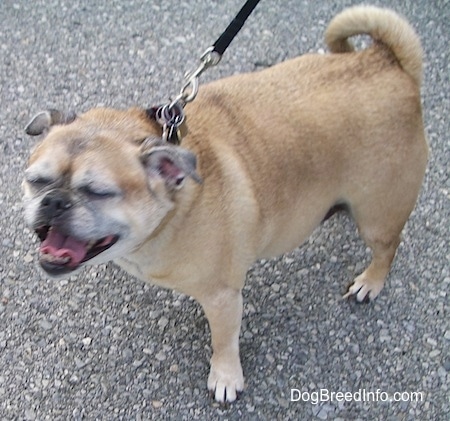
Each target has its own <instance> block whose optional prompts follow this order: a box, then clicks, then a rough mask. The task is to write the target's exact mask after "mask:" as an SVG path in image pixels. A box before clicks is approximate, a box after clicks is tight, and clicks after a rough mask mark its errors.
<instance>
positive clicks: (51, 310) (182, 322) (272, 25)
mask: <svg viewBox="0 0 450 421" xmlns="http://www.w3.org/2000/svg"><path fill="white" fill-rule="evenodd" d="M242 3H243V0H227V1H215V0H205V1H201V2H200V1H179V0H166V1H164V2H157V1H144V0H133V1H117V0H112V1H107V0H94V1H88V0H71V1H65V0H58V1H57V0H36V1H33V2H31V1H26V0H2V1H1V2H0V21H1V25H0V100H1V101H0V103H1V106H0V173H1V175H0V214H1V231H0V232H1V239H0V242H1V254H0V419H1V420H150V419H155V420H162V419H168V420H172V419H173V420H237V419H243V420H294V419H295V420H313V419H319V420H335V421H338V420H341V421H342V420H369V419H370V420H388V421H400V420H411V421H412V420H448V419H449V411H450V409H449V408H450V407H449V378H450V373H449V370H450V356H449V342H450V327H449V323H448V311H449V306H448V304H449V293H450V289H449V283H450V273H449V258H450V250H449V222H450V218H449V214H450V206H449V198H450V185H449V171H448V168H449V165H448V163H449V162H450V152H449V150H450V149H449V143H450V139H449V133H450V120H449V115H450V100H449V92H450V65H449V55H450V48H449V41H450V39H449V34H450V2H449V1H448V0H434V1H425V0H421V1H414V2H413V1H408V0H404V1H401V0H390V1H374V4H377V5H387V6H389V7H391V8H393V9H395V10H397V11H399V12H401V13H402V14H403V15H405V16H406V17H407V18H408V19H409V21H410V22H411V23H412V24H413V25H414V27H415V28H416V29H417V31H418V33H419V34H420V36H421V39H422V41H423V46H424V50H425V76H424V84H423V89H422V92H423V104H424V114H425V122H426V131H427V135H428V138H429V142H430V147H431V157H430V162H429V167H428V171H427V175H426V179H425V182H424V187H423V190H422V193H421V196H420V200H419V202H418V204H417V207H416V209H415V211H414V213H413V214H412V216H411V219H410V221H409V222H408V224H407V227H406V229H405V231H404V241H403V242H402V244H401V246H400V248H399V251H398V255H397V258H396V260H395V263H394V266H393V268H392V271H391V274H390V276H389V280H388V283H387V286H386V288H385V289H384V290H383V292H382V293H381V295H380V296H379V297H378V299H377V300H376V301H375V302H374V303H371V304H368V305H357V304H356V303H354V302H345V301H342V300H340V297H341V294H343V293H344V292H345V289H346V285H347V284H348V283H349V282H350V280H352V279H353V277H354V276H355V275H356V274H358V273H360V272H361V271H362V270H363V268H364V267H365V266H366V265H367V263H368V260H369V253H368V251H367V250H366V248H365V246H364V245H363V243H362V241H361V240H360V239H359V237H358V235H357V233H356V228H355V226H354V224H353V223H352V221H351V220H350V219H349V218H347V217H346V216H344V215H343V216H337V217H335V218H333V219H332V220H330V221H328V222H327V223H325V224H324V225H323V226H322V227H320V228H319V229H318V230H317V231H316V232H315V233H314V235H313V236H312V237H311V238H310V240H309V241H308V242H307V243H306V244H304V245H303V246H302V247H301V248H299V249H297V250H295V251H294V252H293V253H291V254H289V255H286V256H284V257H281V258H278V259H275V260H270V261H263V262H258V263H257V264H255V265H254V267H253V268H252V269H251V270H250V272H249V274H248V279H247V283H246V287H245V290H244V296H245V307H244V308H245V316H244V321H243V327H242V333H241V355H242V362H243V368H244V373H245V376H246V390H245V393H244V394H243V395H242V397H241V399H240V401H238V402H236V403H234V404H232V405H230V406H229V407H223V406H219V405H218V404H216V403H214V402H213V401H212V400H211V399H210V397H209V395H208V393H207V391H206V378H207V374H208V367H209V366H208V360H209V357H210V354H211V349H210V342H209V329H208V325H207V322H206V319H205V317H204V315H203V313H202V311H201V309H200V307H199V305H198V304H197V303H196V302H194V301H193V300H192V299H190V298H189V297H186V296H183V295H179V294H177V293H174V292H172V291H167V290H162V289H160V288H157V287H153V286H149V285H146V284H144V283H143V282H140V281H136V280H135V279H133V278H131V277H130V276H127V275H126V274H125V273H123V272H122V271H121V270H120V269H119V268H118V267H116V266H114V265H113V264H109V265H104V266H100V267H95V268H92V269H89V270H85V271H84V272H82V273H81V274H80V275H79V276H76V277H70V278H68V279H65V280H58V281H55V280H50V279H47V278H46V277H45V276H44V275H43V274H42V273H41V272H40V271H39V270H38V268H37V265H36V248H37V243H36V241H35V239H34V237H33V235H32V234H31V232H30V231H29V230H28V229H27V228H26V227H25V225H24V221H23V216H22V205H21V191H20V181H21V178H22V174H23V169H24V166H25V163H26V159H27V157H28V155H29V151H30V149H31V148H32V147H33V145H34V144H35V140H34V139H32V138H29V137H27V136H25V134H24V132H23V127H24V126H25V124H26V123H27V121H28V119H29V118H30V117H31V116H32V115H33V114H34V113H36V112H38V111H40V110H41V109H45V108H49V107H54V108H61V109H65V110H77V111H84V110H87V109H88V108H90V107H92V106H98V105H107V106H114V107H119V108H123V107H128V106H132V105H143V106H149V105H153V104H158V103H160V102H162V101H166V100H167V98H168V96H173V95H174V94H175V93H177V92H178V90H179V87H180V84H181V81H182V76H183V74H184V72H185V71H186V70H188V69H191V68H192V67H194V66H196V65H197V62H198V57H199V55H200V54H201V53H202V52H203V50H204V49H205V48H206V47H207V46H209V45H211V44H212V42H213V41H214V40H215V39H216V38H217V37H218V35H219V34H220V33H221V32H222V30H223V29H224V28H225V27H226V26H227V24H228V23H229V21H230V20H231V18H232V17H233V16H234V14H235V13H236V12H237V10H239V8H240V6H241V4H242ZM356 3H358V2H356V1H351V0H335V1H312V0H310V1H301V0H283V1H277V0H262V1H261V3H260V5H259V6H258V8H257V9H256V10H255V12H254V14H253V15H252V16H251V17H250V19H249V21H248V23H247V24H246V26H245V28H244V29H243V30H242V32H241V33H240V34H239V35H238V38H237V39H236V40H235V41H234V42H233V43H232V45H231V47H230V48H229V50H228V51H227V52H226V54H225V57H224V58H223V61H222V62H221V64H220V65H219V66H218V67H216V68H215V69H211V70H210V71H208V72H207V74H205V75H204V77H202V82H206V81H207V80H212V79H216V78H219V77H222V76H226V75H230V74H233V73H238V72H244V71H254V70H257V69H260V68H263V67H267V66H270V65H272V64H275V63H277V62H280V61H282V60H284V59H286V58H289V57H294V56H296V55H299V54H302V53H305V52H309V51H319V50H322V51H323V50H325V45H324V42H323V32H324V29H325V27H326V25H327V22H328V21H329V20H330V18H331V17H332V16H334V15H335V14H336V13H337V12H338V11H340V10H342V9H343V8H344V7H346V6H350V5H353V4H356ZM286 101H289V98H286ZM295 389H298V391H296V390H295ZM321 390H322V396H321V398H322V399H321V401H320V402H318V401H319V400H320V399H317V398H320V396H317V395H318V394H319V392H320V391H321ZM337 392H341V393H345V392H348V393H350V394H351V396H349V395H347V398H349V399H347V400H344V397H343V396H342V395H334V397H333V399H331V394H332V393H337ZM396 392H405V393H404V394H403V395H398V394H395V393H396ZM327 393H328V395H327ZM358 393H359V395H358ZM364 393H366V394H367V393H372V395H369V400H368V401H365V402H364V401H363V399H364ZM327 396H328V399H327ZM291 397H292V398H294V399H292V400H291ZM366 397H367V395H366ZM297 398H300V399H297ZM308 398H309V399H308ZM391 398H392V399H393V398H396V399H399V398H403V400H402V401H394V400H391ZM377 399H378V401H377Z"/></svg>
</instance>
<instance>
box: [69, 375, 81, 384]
mask: <svg viewBox="0 0 450 421" xmlns="http://www.w3.org/2000/svg"><path fill="white" fill-rule="evenodd" d="M79 381H80V379H79V378H78V376H77V375H76V374H73V375H72V376H71V377H70V379H69V383H70V384H77V383H78V382H79Z"/></svg>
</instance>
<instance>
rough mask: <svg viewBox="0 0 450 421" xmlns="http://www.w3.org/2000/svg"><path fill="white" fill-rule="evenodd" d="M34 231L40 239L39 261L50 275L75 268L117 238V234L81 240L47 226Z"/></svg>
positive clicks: (106, 247) (109, 245)
mask: <svg viewBox="0 0 450 421" xmlns="http://www.w3.org/2000/svg"><path fill="white" fill-rule="evenodd" d="M36 233H37V235H38V236H39V238H40V240H41V241H42V243H41V247H40V257H39V262H40V264H41V266H42V268H43V269H44V270H45V271H46V272H48V273H49V274H51V275H62V274H65V273H69V272H71V271H73V270H75V269H77V267H78V266H80V264H81V263H84V262H87V261H88V260H90V259H92V258H94V257H95V256H98V255H99V254H100V253H102V252H104V251H105V250H107V249H109V248H110V247H111V246H112V245H114V244H115V243H116V242H117V240H118V239H119V236H117V235H108V236H106V237H103V238H100V239H97V240H90V241H82V240H78V239H77V238H74V237H71V236H68V235H65V234H63V233H61V232H59V231H58V229H57V228H55V227H49V226H43V227H40V228H38V229H37V230H36Z"/></svg>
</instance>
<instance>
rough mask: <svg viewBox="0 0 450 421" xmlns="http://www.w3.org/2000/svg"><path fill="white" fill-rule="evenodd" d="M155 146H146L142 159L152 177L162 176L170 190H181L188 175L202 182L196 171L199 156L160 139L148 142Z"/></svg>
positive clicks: (147, 143)
mask: <svg viewBox="0 0 450 421" xmlns="http://www.w3.org/2000/svg"><path fill="white" fill-rule="evenodd" d="M149 143H153V145H154V146H152V147H150V148H148V147H147V148H145V149H144V150H143V151H142V154H141V161H142V163H143V164H144V166H145V169H146V171H147V174H148V176H149V177H150V178H154V177H159V178H162V179H163V180H164V182H165V184H166V186H167V188H168V189H169V190H179V189H181V188H182V187H183V185H184V182H185V180H186V178H187V177H191V178H192V179H193V180H194V181H195V182H197V183H199V184H201V183H202V179H201V178H200V176H199V175H198V174H197V172H196V168H197V158H196V157H195V155H194V154H193V153H192V152H190V151H188V150H186V149H183V148H180V147H179V146H174V145H168V144H167V143H163V144H162V145H161V142H159V141H154V142H152V141H150V142H146V145H147V146H148V145H149Z"/></svg>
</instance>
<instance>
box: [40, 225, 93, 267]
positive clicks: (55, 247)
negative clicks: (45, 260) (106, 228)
mask: <svg viewBox="0 0 450 421" xmlns="http://www.w3.org/2000/svg"><path fill="white" fill-rule="evenodd" d="M86 246H87V243H86V242H82V241H79V240H76V239H75V238H73V237H66V236H65V235H63V234H61V233H60V232H58V231H57V230H55V229H51V230H50V231H49V233H48V234H47V238H46V239H45V240H44V241H43V242H42V245H41V253H43V254H50V255H51V256H54V257H59V258H64V257H69V258H70V261H69V263H68V265H69V266H77V265H78V264H80V263H81V261H82V260H83V259H84V257H85V256H86V253H87V247H86Z"/></svg>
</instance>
